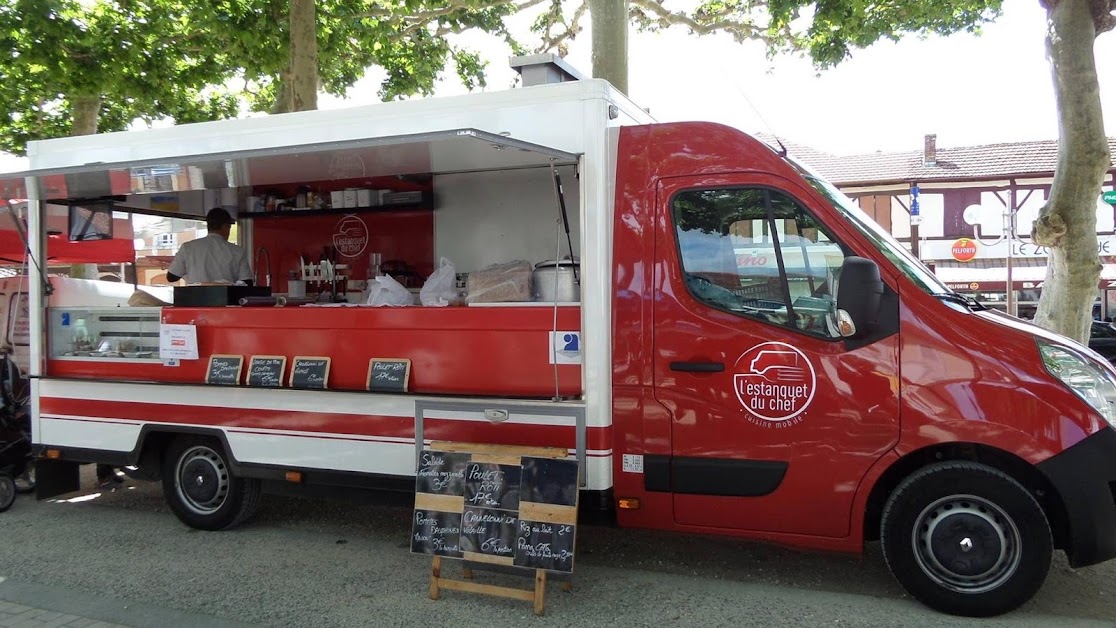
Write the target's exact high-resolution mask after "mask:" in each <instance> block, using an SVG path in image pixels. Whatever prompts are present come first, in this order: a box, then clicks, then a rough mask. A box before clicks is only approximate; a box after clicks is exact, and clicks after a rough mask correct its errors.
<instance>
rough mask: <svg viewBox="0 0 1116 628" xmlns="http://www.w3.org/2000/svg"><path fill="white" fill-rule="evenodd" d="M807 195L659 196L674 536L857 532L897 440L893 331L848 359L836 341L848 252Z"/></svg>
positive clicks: (756, 185) (660, 331)
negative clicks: (860, 501)
mask: <svg viewBox="0 0 1116 628" xmlns="http://www.w3.org/2000/svg"><path fill="white" fill-rule="evenodd" d="M808 198H810V197H809V195H808V194H806V192H805V190H803V189H802V188H800V187H797V186H796V185H795V184H793V183H792V182H790V181H787V180H784V179H781V178H778V177H772V176H765V175H756V174H740V175H732V176H727V177H718V178H717V180H716V182H715V183H711V182H710V180H709V179H708V178H697V177H678V178H670V179H665V180H663V181H661V182H660V184H659V188H658V191H657V207H658V211H659V213H660V215H659V219H658V220H656V225H657V231H656V238H655V255H656V258H657V260H658V263H657V264H656V271H655V299H654V329H655V332H654V333H655V337H654V388H655V397H656V399H657V400H658V401H659V402H660V403H661V404H662V405H663V406H665V407H666V408H667V409H668V411H669V413H670V415H671V441H672V442H671V450H672V455H671V456H670V459H669V461H668V462H667V464H669V466H670V469H669V473H667V474H666V475H665V477H668V478H669V484H670V486H669V490H670V491H671V492H672V493H673V502H674V518H675V521H676V522H677V523H679V524H683V525H693V526H702V527H710V528H714V527H715V528H730V529H741V530H755V531H775V532H785V533H795V534H811V535H821V536H832V537H841V536H844V535H847V534H848V532H849V521H850V513H851V505H852V500H853V496H854V493H855V491H856V489H857V486H858V485H859V483H860V479H861V478H862V477H863V475H864V473H865V471H866V470H867V469H868V467H869V466H870V465H871V464H872V463H873V462H874V461H875V460H876V459H878V458H879V457H880V456H881V455H883V453H884V452H886V451H887V450H888V449H889V448H890V447H891V446H892V444H893V443H894V442H895V441H896V439H897V438H898V431H899V415H898V377H897V365H898V338H897V335H892V336H891V337H889V338H885V339H883V340H880V341H877V342H874V343H871V344H868V345H866V346H859V347H856V348H854V349H850V348H849V347H848V346H846V342H845V341H844V339H843V338H842V337H841V336H840V335H839V334H838V333H837V330H836V326H835V325H834V322H833V321H834V314H835V311H836V308H835V297H836V294H835V290H836V288H837V286H838V281H839V272H840V268H841V262H842V261H843V259H844V258H845V257H846V256H847V255H851V254H853V251H851V250H850V249H849V248H848V247H847V246H845V245H844V244H842V243H841V242H840V241H839V240H838V239H837V237H836V234H835V230H833V229H830V228H828V227H827V226H826V225H824V224H823V223H822V222H821V221H820V220H818V218H817V214H816V213H815V212H813V211H811V210H810V209H809V207H808V205H807V202H806V201H805V200H804V199H808ZM660 477H663V476H660Z"/></svg>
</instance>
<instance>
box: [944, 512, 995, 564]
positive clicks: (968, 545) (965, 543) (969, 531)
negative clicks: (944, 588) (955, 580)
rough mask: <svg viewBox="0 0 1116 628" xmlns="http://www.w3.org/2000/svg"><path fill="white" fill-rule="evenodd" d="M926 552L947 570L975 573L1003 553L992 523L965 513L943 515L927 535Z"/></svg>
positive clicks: (993, 562) (992, 562) (993, 561)
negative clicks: (928, 540)
mask: <svg viewBox="0 0 1116 628" xmlns="http://www.w3.org/2000/svg"><path fill="white" fill-rule="evenodd" d="M930 551H931V552H933V554H934V558H935V559H937V561H938V562H939V563H941V564H942V565H944V566H945V567H946V568H948V569H949V570H950V571H953V572H954V573H957V574H960V575H964V576H970V577H971V576H979V575H980V574H983V573H987V572H988V570H990V569H992V568H993V567H994V566H995V565H996V563H997V562H998V561H999V560H1000V557H1001V556H1002V555H1003V542H1002V541H1001V538H1000V535H999V532H998V530H997V528H996V527H995V526H994V525H993V523H992V522H991V521H990V520H988V519H985V518H983V517H980V516H976V515H973V514H970V513H967V512H958V513H956V514H946V515H944V516H943V517H942V518H941V519H940V520H939V521H938V522H936V525H934V526H933V531H932V532H931V534H930Z"/></svg>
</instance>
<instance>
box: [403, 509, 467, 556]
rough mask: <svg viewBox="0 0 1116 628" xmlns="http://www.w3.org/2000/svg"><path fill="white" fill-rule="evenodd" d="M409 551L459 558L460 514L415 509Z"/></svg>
mask: <svg viewBox="0 0 1116 628" xmlns="http://www.w3.org/2000/svg"><path fill="white" fill-rule="evenodd" d="M411 551H412V552H416V553H419V554H433V555H435V556H450V557H452V558H461V556H462V554H461V513H459V512H438V511H434V510H418V509H416V510H415V520H414V522H413V524H412V525H411Z"/></svg>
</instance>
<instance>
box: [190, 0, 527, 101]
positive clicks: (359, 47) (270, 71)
mask: <svg viewBox="0 0 1116 628" xmlns="http://www.w3.org/2000/svg"><path fill="white" fill-rule="evenodd" d="M489 4H491V3H486V2H481V1H479V0H466V1H456V2H453V1H447V0H433V1H431V0H384V1H382V2H376V3H369V2H367V0H318V2H317V32H318V67H319V77H318V79H319V84H320V89H321V90H322V91H324V92H326V93H329V94H333V95H335V96H344V95H345V92H346V91H348V89H349V88H350V87H352V85H353V84H354V83H355V82H356V81H358V80H359V79H361V78H362V77H363V76H364V74H365V72H366V71H367V69H368V68H370V67H373V66H379V67H381V68H383V69H384V70H385V71H386V73H387V78H386V79H385V80H384V82H383V84H382V85H381V86H380V90H379V96H380V98H382V99H384V100H393V99H397V98H400V97H403V96H408V95H413V94H423V95H427V94H430V93H432V92H433V89H434V85H435V82H436V81H437V79H438V78H439V76H440V75H441V73H442V72H443V71H444V69H445V68H446V66H447V64H448V63H450V62H451V61H452V63H453V67H454V69H455V71H456V72H457V74H458V76H459V77H460V78H461V80H462V82H463V83H464V84H465V85H467V86H470V87H473V86H484V85H485V81H484V68H485V64H484V63H483V62H482V61H481V58H480V56H479V55H477V54H476V53H475V52H472V51H468V50H464V49H461V48H458V47H455V46H453V45H451V44H450V43H449V42H448V41H447V40H446V38H445V35H446V34H448V33H460V32H464V31H468V30H473V29H477V30H481V31H485V32H489V33H493V34H496V35H498V36H501V37H503V38H504V39H505V40H506V41H513V40H512V38H511V35H510V34H509V33H508V32H507V30H506V29H505V28H504V23H503V19H504V17H506V16H508V15H510V14H512V13H514V5H513V4H511V3H508V4H496V5H495V6H489ZM191 20H192V23H193V24H194V26H195V28H197V29H198V30H202V31H206V32H221V33H223V34H224V42H225V46H226V54H227V57H228V58H229V59H230V60H231V61H232V63H234V64H237V67H236V68H235V69H236V71H237V73H238V75H239V76H242V77H243V79H244V82H245V89H246V92H247V94H248V96H249V105H250V108H251V109H253V110H256V111H271V110H273V109H274V107H275V101H276V95H277V89H278V87H279V86H278V83H279V82H280V81H282V80H283V78H284V76H285V73H286V71H287V65H288V62H289V55H290V47H289V40H290V29H289V19H288V0H224V1H221V2H216V3H197V6H196V7H195V8H194V10H193V12H192V14H191Z"/></svg>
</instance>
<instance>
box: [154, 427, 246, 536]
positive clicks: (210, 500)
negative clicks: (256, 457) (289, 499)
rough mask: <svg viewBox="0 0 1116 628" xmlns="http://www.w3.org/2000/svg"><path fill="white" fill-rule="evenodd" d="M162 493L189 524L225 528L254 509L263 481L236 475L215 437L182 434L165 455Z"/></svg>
mask: <svg viewBox="0 0 1116 628" xmlns="http://www.w3.org/2000/svg"><path fill="white" fill-rule="evenodd" d="M163 497H164V498H165V499H166V500H167V504H168V505H169V506H170V508H171V510H172V511H174V514H175V515H176V516H177V517H178V518H179V519H180V520H181V521H182V522H183V523H185V524H186V525H188V526H190V527H192V528H198V529H201V530H224V529H226V528H231V527H232V526H235V525H237V524H239V523H241V522H242V521H244V520H245V519H247V518H248V517H250V516H251V515H252V513H254V512H255V510H256V508H257V507H258V506H259V501H260V482H259V480H254V479H248V478H241V477H237V476H236V475H235V474H234V473H233V472H232V469H231V468H230V467H229V463H228V458H227V454H226V453H225V451H224V449H223V448H222V447H221V446H220V445H219V444H218V443H217V442H216V441H214V440H212V439H207V438H196V437H186V438H179V439H177V440H175V441H174V443H173V444H172V445H171V447H170V449H169V450H168V451H167V454H166V456H164V458H163Z"/></svg>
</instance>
